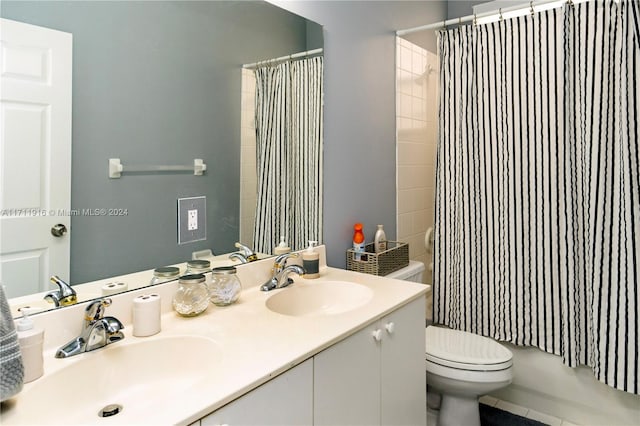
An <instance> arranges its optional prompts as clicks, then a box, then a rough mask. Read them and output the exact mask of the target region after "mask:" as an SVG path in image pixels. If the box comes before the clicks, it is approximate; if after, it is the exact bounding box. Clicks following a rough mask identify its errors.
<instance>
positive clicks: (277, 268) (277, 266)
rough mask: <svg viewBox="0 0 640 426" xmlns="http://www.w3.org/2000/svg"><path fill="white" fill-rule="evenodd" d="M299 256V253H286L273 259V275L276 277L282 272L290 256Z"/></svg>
mask: <svg viewBox="0 0 640 426" xmlns="http://www.w3.org/2000/svg"><path fill="white" fill-rule="evenodd" d="M298 256H299V255H298V253H284V254H281V255H278V256H276V258H275V259H274V261H273V268H271V272H272V276H274V277H275V276H276V275H277V274H279V273H280V272H282V270H283V269H284V267H285V265H286V264H287V260H289V258H292V257H293V258H295V257H298Z"/></svg>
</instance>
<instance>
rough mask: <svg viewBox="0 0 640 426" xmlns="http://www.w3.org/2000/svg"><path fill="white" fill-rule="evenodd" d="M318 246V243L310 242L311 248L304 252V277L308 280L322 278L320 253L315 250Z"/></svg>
mask: <svg viewBox="0 0 640 426" xmlns="http://www.w3.org/2000/svg"><path fill="white" fill-rule="evenodd" d="M317 244H318V242H317V241H309V247H308V248H307V249H306V250H305V251H303V252H302V267H303V268H304V271H305V272H304V277H305V278H308V279H315V278H319V277H320V253H318V252H317V251H315V250H314V249H313V248H314V247H315V246H316V245H317Z"/></svg>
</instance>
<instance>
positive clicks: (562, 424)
mask: <svg viewBox="0 0 640 426" xmlns="http://www.w3.org/2000/svg"><path fill="white" fill-rule="evenodd" d="M479 401H480V402H481V403H482V404H485V405H488V406H490V407H495V408H498V409H500V410H503V411H508V412H510V413H512V414H515V415H518V416H521V417H526V418H528V419H531V420H536V421H539V422H543V423H546V424H548V425H550V426H578V425H576V424H574V423H571V422H569V421H567V420H564V419H560V418H558V417H555V416H552V415H550V414H545V413H541V412H538V411H535V410H531V409H529V408H527V407H523V406H521V405H517V404H513V403H511V402H507V401H502V400H500V399H497V398H494V397H492V396H491V395H483V396H481V397H480V399H479Z"/></svg>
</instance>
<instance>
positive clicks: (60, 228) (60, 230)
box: [51, 223, 67, 237]
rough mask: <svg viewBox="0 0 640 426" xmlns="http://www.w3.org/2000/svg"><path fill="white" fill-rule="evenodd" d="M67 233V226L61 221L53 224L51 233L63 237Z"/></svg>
mask: <svg viewBox="0 0 640 426" xmlns="http://www.w3.org/2000/svg"><path fill="white" fill-rule="evenodd" d="M66 233H67V227H66V226H64V225H63V224H61V223H59V224H57V225H53V226H52V227H51V235H53V236H54V237H62V236H63V235H64V234H66Z"/></svg>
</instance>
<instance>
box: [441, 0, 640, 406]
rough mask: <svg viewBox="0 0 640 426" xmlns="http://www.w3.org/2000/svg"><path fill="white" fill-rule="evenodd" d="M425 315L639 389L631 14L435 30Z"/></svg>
mask: <svg viewBox="0 0 640 426" xmlns="http://www.w3.org/2000/svg"><path fill="white" fill-rule="evenodd" d="M439 54H440V64H441V65H440V82H441V88H440V113H439V133H440V135H439V138H440V139H439V147H438V159H437V184H436V185H437V189H436V192H437V195H436V241H437V243H436V247H435V259H436V262H435V271H434V278H435V279H434V319H435V321H436V322H437V323H441V324H445V325H448V326H450V327H452V328H456V329H461V330H466V331H470V332H474V333H478V334H482V335H485V336H489V337H492V338H495V339H498V340H502V341H506V342H511V343H513V344H516V345H527V346H535V347H539V348H541V349H542V350H544V351H547V352H550V353H554V354H557V355H560V356H562V359H563V361H564V362H565V364H567V365H569V366H578V365H581V364H583V365H588V366H590V367H591V368H592V370H593V372H594V374H595V376H596V377H597V378H598V379H599V380H600V381H602V382H604V383H607V384H608V385H610V386H612V387H615V388H617V389H621V390H624V391H627V392H631V393H636V394H638V393H639V388H638V377H639V365H638V357H639V352H638V333H639V327H638V308H639V306H640V298H639V297H640V296H639V293H638V285H639V284H640V154H639V149H640V135H639V133H640V129H639V128H638V125H639V123H638V117H639V113H640V106H639V105H638V102H639V101H640V79H639V77H640V2H636V1H632V0H621V1H620V2H614V1H612V0H607V1H589V2H586V3H581V4H578V5H566V6H564V7H563V8H560V9H554V10H548V11H544V12H540V13H537V14H535V15H533V16H523V17H519V18H514V19H510V20H503V21H499V22H495V23H491V24H487V25H480V26H464V27H459V28H456V29H453V30H449V31H442V32H440V33H439Z"/></svg>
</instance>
